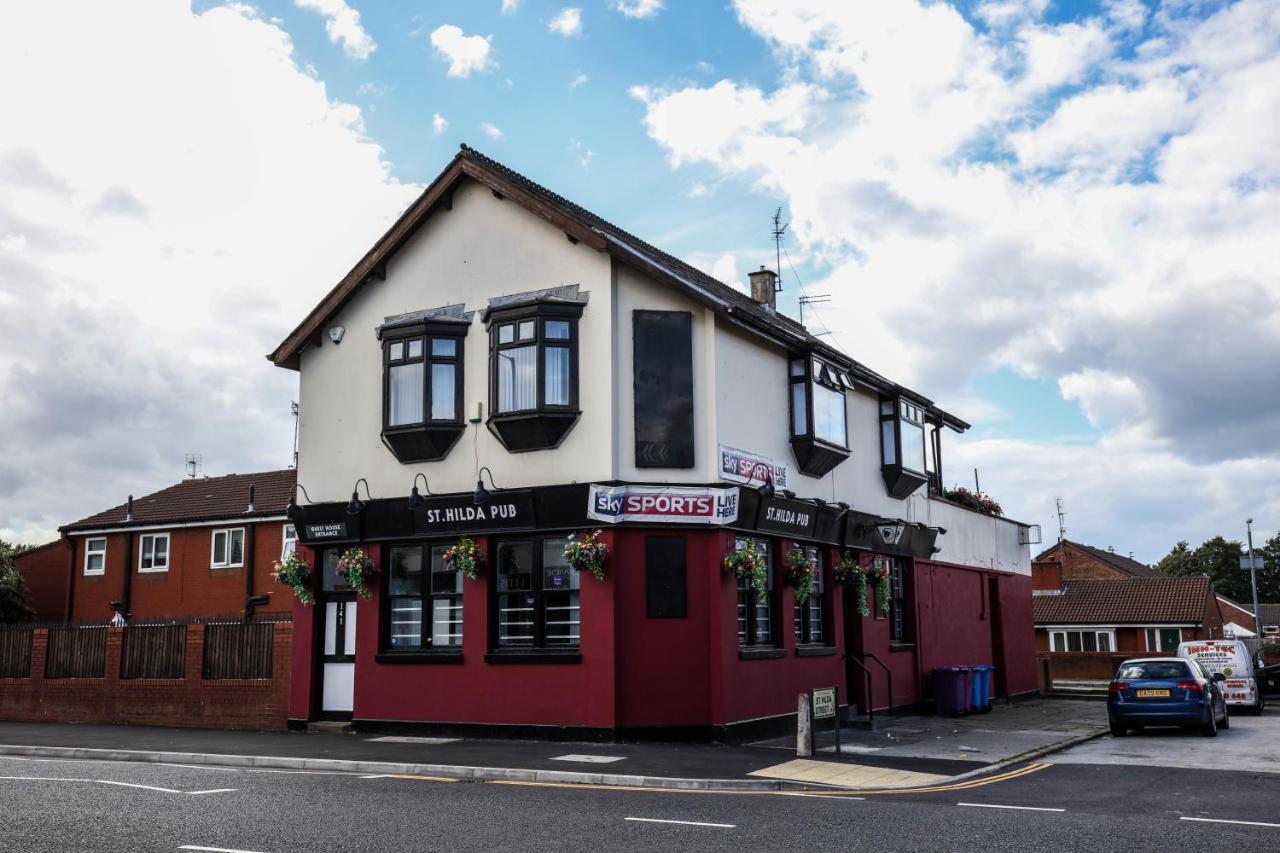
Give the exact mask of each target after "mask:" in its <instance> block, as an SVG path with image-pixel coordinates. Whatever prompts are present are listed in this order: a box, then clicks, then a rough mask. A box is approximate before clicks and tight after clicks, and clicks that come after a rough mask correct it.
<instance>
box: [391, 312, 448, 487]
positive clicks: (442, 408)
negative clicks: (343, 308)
mask: <svg viewBox="0 0 1280 853" xmlns="http://www.w3.org/2000/svg"><path fill="white" fill-rule="evenodd" d="M468 325H469V323H468V322H467V321H466V320H465V319H464V318H463V317H460V316H459V317H454V316H446V315H439V314H431V315H429V316H424V315H421V314H415V315H406V317H403V318H393V319H392V320H390V321H388V323H387V324H386V325H384V326H382V327H381V328H380V329H379V330H378V334H379V336H380V337H381V339H382V361H383V406H382V408H383V420H382V441H383V444H385V445H386V446H387V448H388V449H389V450H390V451H391V452H392V454H394V455H395V457H396V459H398V460H400V461H401V462H426V461H431V460H435V459H442V458H443V457H444V456H445V455H446V454H447V453H448V452H449V450H450V448H452V447H453V444H454V442H455V441H457V440H458V437H459V436H460V435H462V431H463V428H464V423H463V418H462V408H463V383H462V369H463V343H464V340H465V335H466V333H467V328H468Z"/></svg>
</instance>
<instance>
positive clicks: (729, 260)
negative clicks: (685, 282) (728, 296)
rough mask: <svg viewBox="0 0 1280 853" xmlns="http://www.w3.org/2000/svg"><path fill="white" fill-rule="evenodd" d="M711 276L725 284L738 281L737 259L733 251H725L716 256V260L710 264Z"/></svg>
mask: <svg viewBox="0 0 1280 853" xmlns="http://www.w3.org/2000/svg"><path fill="white" fill-rule="evenodd" d="M711 277H712V278H714V279H716V280H717V281H722V282H724V283H725V284H736V283H737V282H738V259H737V258H736V257H734V254H733V252H725V253H724V254H723V255H721V256H720V257H718V258H716V262H715V263H714V264H712V265H711Z"/></svg>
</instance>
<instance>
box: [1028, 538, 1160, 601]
mask: <svg viewBox="0 0 1280 853" xmlns="http://www.w3.org/2000/svg"><path fill="white" fill-rule="evenodd" d="M1159 577H1164V575H1162V574H1160V572H1158V571H1156V570H1155V569H1154V568H1152V567H1151V566H1148V565H1147V564H1145V563H1140V562H1138V561H1137V560H1135V559H1133V558H1132V557H1125V556H1122V555H1120V554H1117V553H1116V552H1115V551H1111V550H1107V549H1104V548H1095V547H1093V546H1092V545H1084V544H1081V543H1079V542H1072V541H1071V540H1069V539H1063V540H1062V541H1060V542H1057V543H1055V544H1054V545H1053V546H1052V547H1050V548H1047V549H1045V550H1044V551H1041V552H1040V553H1039V554H1037V555H1036V556H1035V557H1034V558H1033V559H1032V561H1031V579H1032V588H1033V589H1038V590H1045V589H1058V588H1059V587H1060V586H1061V585H1062V582H1063V581H1069V580H1086V579H1098V580H1106V579H1111V580H1115V579H1121V578H1159Z"/></svg>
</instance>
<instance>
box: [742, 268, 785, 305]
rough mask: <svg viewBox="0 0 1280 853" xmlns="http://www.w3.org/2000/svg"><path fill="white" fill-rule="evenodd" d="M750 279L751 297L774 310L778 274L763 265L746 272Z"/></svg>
mask: <svg viewBox="0 0 1280 853" xmlns="http://www.w3.org/2000/svg"><path fill="white" fill-rule="evenodd" d="M747 278H749V279H751V298H752V299H754V300H755V301H756V302H759V303H760V304H761V305H763V306H764V307H765V308H767V309H769V310H770V311H773V310H775V308H776V307H777V306H776V299H777V293H778V274H777V273H775V272H774V271H773V270H767V269H765V268H764V267H760V269H758V270H756V271H755V272H752V273H747Z"/></svg>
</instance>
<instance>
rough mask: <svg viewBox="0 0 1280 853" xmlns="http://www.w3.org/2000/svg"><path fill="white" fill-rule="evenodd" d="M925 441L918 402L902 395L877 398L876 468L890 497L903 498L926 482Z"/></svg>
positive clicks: (922, 414) (923, 412)
mask: <svg viewBox="0 0 1280 853" xmlns="http://www.w3.org/2000/svg"><path fill="white" fill-rule="evenodd" d="M935 427H936V425H935ZM934 438H935V441H936V429H935V431H934ZM925 444H926V442H925V411H924V408H923V407H922V406H921V405H919V404H918V403H915V402H913V401H911V400H908V399H906V398H905V397H898V398H894V399H885V400H881V401H880V453H881V466H880V470H881V472H882V474H883V476H884V482H885V486H886V488H887V489H888V491H889V496H890V497H894V498H898V499H899V500H901V499H903V498H906V497H907V496H908V495H910V494H911V493H912V492H914V491H915V490H916V489H918V488H920V487H921V486H922V485H924V484H925V483H926V482H927V481H928V478H929V475H928V473H927V472H928V471H929V466H928V465H927V464H926V461H925V457H926V453H925Z"/></svg>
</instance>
